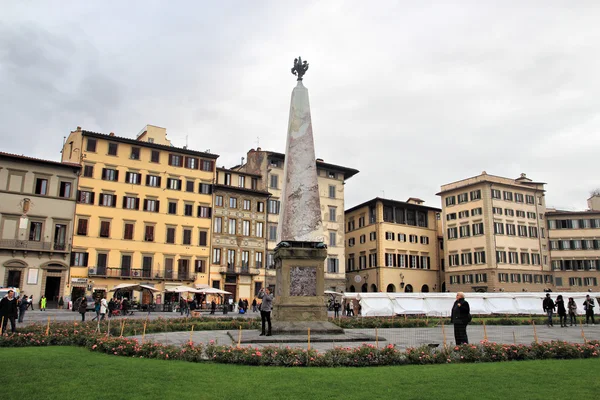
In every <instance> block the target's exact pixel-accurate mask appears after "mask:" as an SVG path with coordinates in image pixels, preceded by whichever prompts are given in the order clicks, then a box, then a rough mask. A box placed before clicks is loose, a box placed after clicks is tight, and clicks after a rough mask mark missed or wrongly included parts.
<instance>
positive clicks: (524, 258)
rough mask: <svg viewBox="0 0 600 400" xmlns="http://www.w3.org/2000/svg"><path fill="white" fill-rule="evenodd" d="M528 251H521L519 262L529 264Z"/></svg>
mask: <svg viewBox="0 0 600 400" xmlns="http://www.w3.org/2000/svg"><path fill="white" fill-rule="evenodd" d="M529 261H530V259H529V253H523V252H522V253H521V264H523V265H529V264H530V262H529Z"/></svg>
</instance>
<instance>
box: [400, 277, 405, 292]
mask: <svg viewBox="0 0 600 400" xmlns="http://www.w3.org/2000/svg"><path fill="white" fill-rule="evenodd" d="M400 289H404V274H403V273H400Z"/></svg>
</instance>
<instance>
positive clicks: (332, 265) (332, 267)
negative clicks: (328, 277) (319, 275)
mask: <svg viewBox="0 0 600 400" xmlns="http://www.w3.org/2000/svg"><path fill="white" fill-rule="evenodd" d="M327 272H329V273H330V274H337V273H338V272H340V271H339V260H338V259H337V258H332V257H329V258H328V259H327Z"/></svg>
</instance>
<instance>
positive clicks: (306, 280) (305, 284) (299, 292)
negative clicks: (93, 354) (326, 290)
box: [290, 267, 317, 296]
mask: <svg viewBox="0 0 600 400" xmlns="http://www.w3.org/2000/svg"><path fill="white" fill-rule="evenodd" d="M316 295H317V268H316V267H291V268H290V296H316Z"/></svg>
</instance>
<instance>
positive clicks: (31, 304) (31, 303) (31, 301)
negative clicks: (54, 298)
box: [27, 295, 35, 311]
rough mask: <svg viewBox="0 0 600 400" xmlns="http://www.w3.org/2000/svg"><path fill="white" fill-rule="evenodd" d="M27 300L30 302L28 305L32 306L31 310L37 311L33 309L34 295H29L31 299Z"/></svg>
mask: <svg viewBox="0 0 600 400" xmlns="http://www.w3.org/2000/svg"><path fill="white" fill-rule="evenodd" d="M27 302H28V303H29V305H28V307H29V308H31V311H35V310H34V309H33V295H31V296H29V299H28V300H27Z"/></svg>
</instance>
